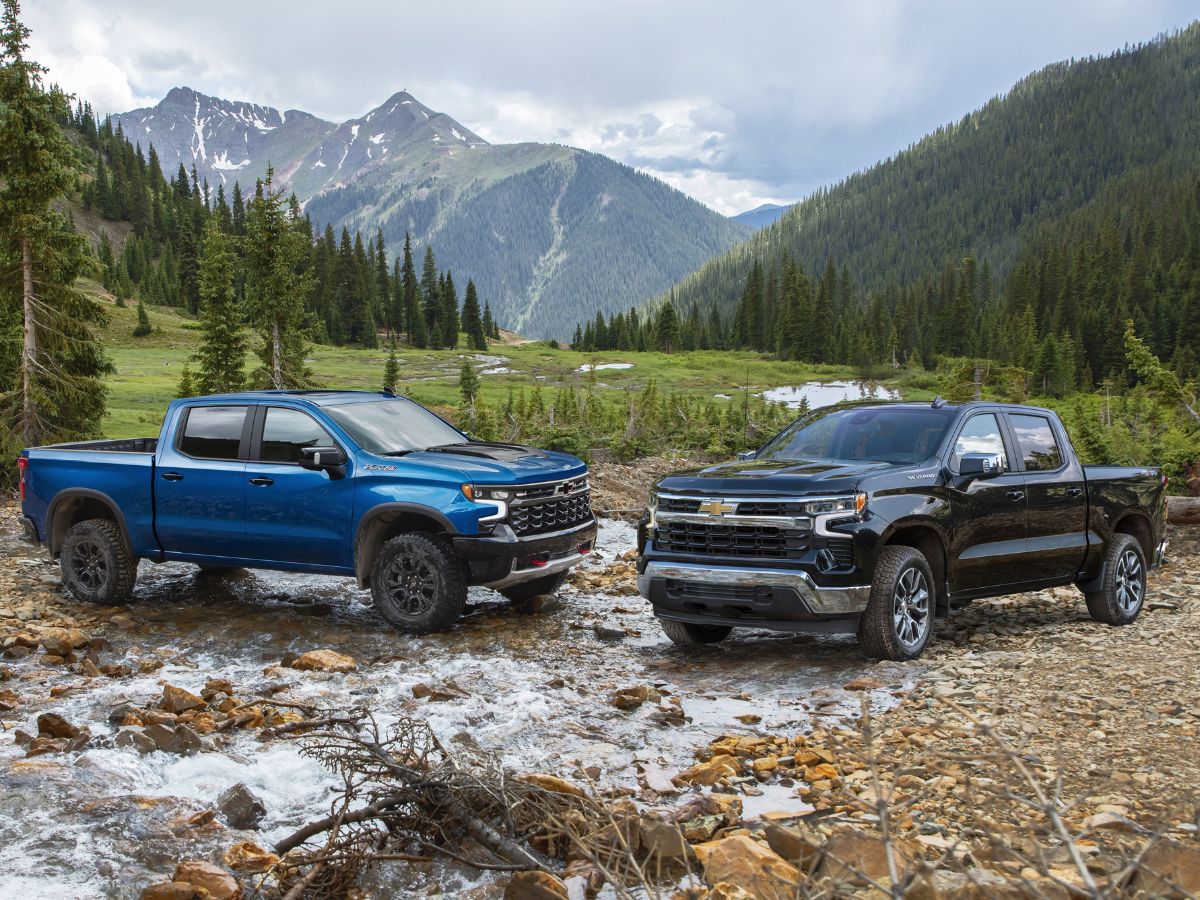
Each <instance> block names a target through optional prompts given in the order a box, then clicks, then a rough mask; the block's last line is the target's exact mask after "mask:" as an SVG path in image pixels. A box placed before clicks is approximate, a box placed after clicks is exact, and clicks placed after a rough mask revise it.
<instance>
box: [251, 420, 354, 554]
mask: <svg viewBox="0 0 1200 900" xmlns="http://www.w3.org/2000/svg"><path fill="white" fill-rule="evenodd" d="M336 446H340V442H339V441H337V440H335V439H334V438H333V436H332V435H330V433H329V432H328V431H327V430H326V429H325V428H324V427H323V426H322V425H321V424H320V423H319V422H318V421H317V420H316V419H314V418H313V417H312V416H311V415H309V414H308V413H307V412H304V411H303V410H299V409H293V408H291V407H284V406H263V407H261V408H260V411H259V414H258V421H257V423H256V424H255V427H254V438H253V440H252V443H251V451H250V462H249V464H248V465H247V467H246V479H245V480H246V555H247V556H249V557H251V558H252V559H256V560H262V561H264V562H280V563H287V564H291V565H296V564H312V565H314V566H320V567H324V568H329V567H334V568H348V569H352V568H353V566H354V536H353V535H352V534H351V533H350V525H351V521H352V519H353V513H354V480H353V479H352V478H350V477H349V471H347V472H346V473H345V474H344V475H343V474H338V473H331V472H324V471H320V472H314V471H312V470H311V469H303V468H301V467H300V450H301V448H303V447H336ZM343 449H345V448H344V447H343ZM349 465H353V461H351V462H350V464H349Z"/></svg>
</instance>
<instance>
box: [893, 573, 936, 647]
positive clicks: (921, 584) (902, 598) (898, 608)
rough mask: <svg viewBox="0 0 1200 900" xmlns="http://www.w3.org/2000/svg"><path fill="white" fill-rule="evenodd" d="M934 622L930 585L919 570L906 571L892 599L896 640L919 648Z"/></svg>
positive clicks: (897, 583)
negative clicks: (931, 613) (931, 611)
mask: <svg viewBox="0 0 1200 900" xmlns="http://www.w3.org/2000/svg"><path fill="white" fill-rule="evenodd" d="M931 621H932V616H930V596H929V584H928V582H927V581H926V580H925V574H924V573H923V572H922V571H921V570H920V569H918V568H916V567H915V566H914V567H911V568H908V569H905V570H904V572H903V573H902V574H901V575H900V579H899V581H897V582H896V592H895V594H894V595H893V597H892V627H893V628H894V629H895V633H896V639H897V640H898V641H900V643H901V644H903V645H904V646H905V647H908V648H911V647H916V646H918V645H919V644H920V643H921V641H922V640H924V638H925V632H927V631H928V630H929V625H930V623H931Z"/></svg>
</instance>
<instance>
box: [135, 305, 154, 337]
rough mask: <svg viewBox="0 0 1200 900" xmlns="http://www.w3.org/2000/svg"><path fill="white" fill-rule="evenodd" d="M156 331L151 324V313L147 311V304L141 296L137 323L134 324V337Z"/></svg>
mask: <svg viewBox="0 0 1200 900" xmlns="http://www.w3.org/2000/svg"><path fill="white" fill-rule="evenodd" d="M152 331H154V328H153V326H151V324H150V314H149V313H147V312H146V304H145V303H144V302H143V301H142V299H141V298H140V297H139V298H138V302H137V324H136V325H134V326H133V336H134V337H145V336H146V335H148V334H150V333H151V332H152Z"/></svg>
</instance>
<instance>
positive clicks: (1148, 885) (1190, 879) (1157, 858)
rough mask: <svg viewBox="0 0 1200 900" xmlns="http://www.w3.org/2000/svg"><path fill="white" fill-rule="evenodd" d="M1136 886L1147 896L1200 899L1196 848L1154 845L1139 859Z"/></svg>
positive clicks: (1164, 843)
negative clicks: (1199, 896) (1193, 897)
mask: <svg viewBox="0 0 1200 900" xmlns="http://www.w3.org/2000/svg"><path fill="white" fill-rule="evenodd" d="M1137 885H1138V887H1140V888H1141V889H1142V890H1144V891H1145V892H1146V893H1147V894H1149V895H1151V896H1159V895H1167V896H1178V895H1179V894H1181V893H1182V894H1184V895H1185V896H1186V895H1200V845H1197V844H1181V843H1179V842H1177V841H1160V842H1158V843H1157V844H1155V845H1154V846H1153V847H1151V848H1150V849H1149V850H1148V851H1147V852H1146V855H1145V856H1144V857H1142V865H1141V868H1140V869H1138V874H1137Z"/></svg>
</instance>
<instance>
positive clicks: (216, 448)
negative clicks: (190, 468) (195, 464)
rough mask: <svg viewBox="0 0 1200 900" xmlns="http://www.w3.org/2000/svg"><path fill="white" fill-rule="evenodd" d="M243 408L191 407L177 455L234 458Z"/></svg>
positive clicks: (243, 413)
mask: <svg viewBox="0 0 1200 900" xmlns="http://www.w3.org/2000/svg"><path fill="white" fill-rule="evenodd" d="M245 421H246V407H244V406H193V407H192V408H191V409H189V410H188V414H187V421H186V422H184V425H183V434H182V435H180V437H179V452H180V453H184V454H187V455H188V456H194V457H197V458H199V459H237V458H238V449H239V448H240V446H241V443H242V425H243V424H245Z"/></svg>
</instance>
